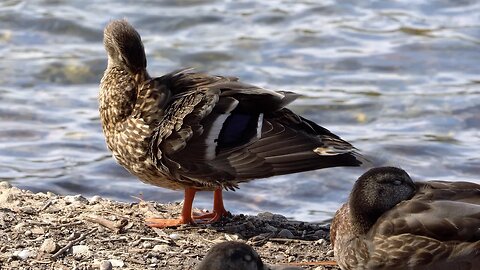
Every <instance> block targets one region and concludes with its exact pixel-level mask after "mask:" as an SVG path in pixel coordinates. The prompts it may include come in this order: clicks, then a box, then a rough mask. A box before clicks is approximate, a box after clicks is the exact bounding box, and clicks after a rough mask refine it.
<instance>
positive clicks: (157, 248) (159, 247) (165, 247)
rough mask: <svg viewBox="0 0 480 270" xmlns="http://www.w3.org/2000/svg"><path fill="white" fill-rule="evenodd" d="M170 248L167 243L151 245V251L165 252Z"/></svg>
mask: <svg viewBox="0 0 480 270" xmlns="http://www.w3.org/2000/svg"><path fill="white" fill-rule="evenodd" d="M169 249H170V247H169V246H168V245H155V246H154V247H153V251H159V252H163V253H165V252H167V251H168V250H169Z"/></svg>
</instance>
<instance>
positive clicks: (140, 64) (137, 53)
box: [103, 20, 147, 74]
mask: <svg viewBox="0 0 480 270" xmlns="http://www.w3.org/2000/svg"><path fill="white" fill-rule="evenodd" d="M103 44H104V45H105V49H106V50H107V53H108V65H109V67H112V66H120V67H123V68H125V69H127V70H128V71H129V72H131V73H132V74H136V73H139V72H141V71H144V70H145V68H146V67H147V59H146V57H145V49H144V48H143V43H142V39H141V38H140V35H139V34H138V32H137V31H136V30H135V29H134V28H133V27H132V26H131V25H130V24H129V23H128V22H127V21H125V20H116V21H112V22H110V24H109V25H108V26H107V27H106V28H105V31H104V33H103Z"/></svg>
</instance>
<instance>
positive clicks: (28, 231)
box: [24, 230, 32, 236]
mask: <svg viewBox="0 0 480 270" xmlns="http://www.w3.org/2000/svg"><path fill="white" fill-rule="evenodd" d="M24 234H25V236H30V235H32V231H30V230H26V231H25V233H24Z"/></svg>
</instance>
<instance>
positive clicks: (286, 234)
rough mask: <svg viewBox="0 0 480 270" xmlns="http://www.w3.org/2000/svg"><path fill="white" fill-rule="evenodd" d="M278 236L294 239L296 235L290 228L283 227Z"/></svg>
mask: <svg viewBox="0 0 480 270" xmlns="http://www.w3.org/2000/svg"><path fill="white" fill-rule="evenodd" d="M277 237H281V238H288V239H292V238H294V237H295V236H294V235H293V233H292V232H291V231H290V230H288V229H282V230H281V231H279V232H278V234H277Z"/></svg>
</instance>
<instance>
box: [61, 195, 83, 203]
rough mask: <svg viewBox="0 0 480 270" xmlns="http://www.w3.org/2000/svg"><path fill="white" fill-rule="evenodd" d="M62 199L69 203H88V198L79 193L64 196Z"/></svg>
mask: <svg viewBox="0 0 480 270" xmlns="http://www.w3.org/2000/svg"><path fill="white" fill-rule="evenodd" d="M64 200H65V202H66V203H67V204H70V203H88V200H87V199H86V198H85V197H83V196H82V195H80V194H77V195H68V196H65V198H64Z"/></svg>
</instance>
